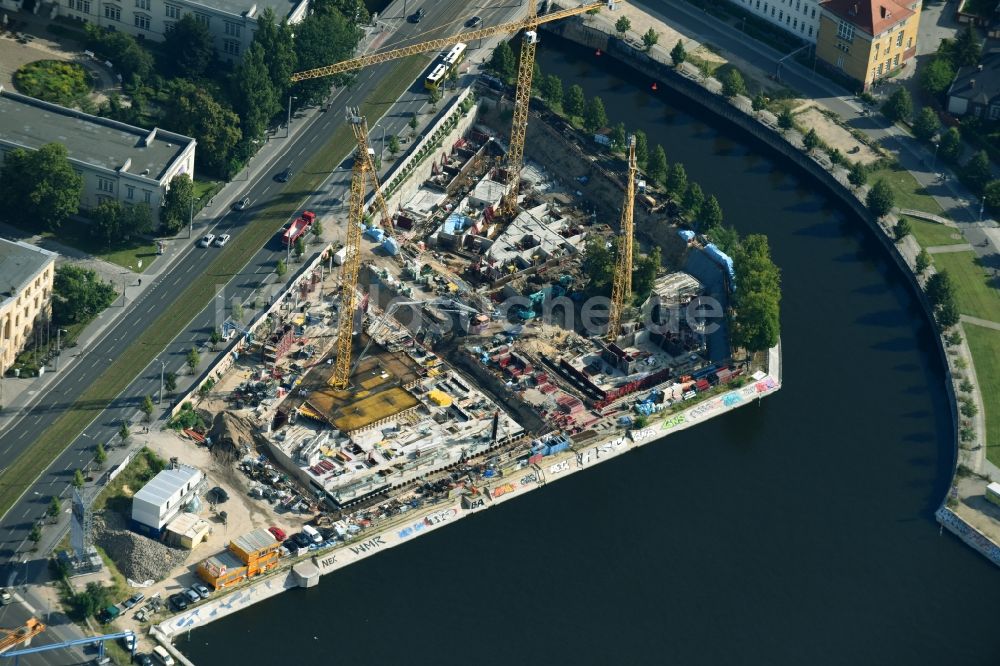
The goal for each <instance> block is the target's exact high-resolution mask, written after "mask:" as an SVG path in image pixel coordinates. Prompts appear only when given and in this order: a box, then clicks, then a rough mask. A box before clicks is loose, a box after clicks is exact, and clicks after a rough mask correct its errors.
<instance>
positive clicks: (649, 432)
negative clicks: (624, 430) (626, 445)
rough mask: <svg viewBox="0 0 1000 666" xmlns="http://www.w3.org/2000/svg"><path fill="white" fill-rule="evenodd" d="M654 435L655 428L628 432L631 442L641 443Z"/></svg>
mask: <svg viewBox="0 0 1000 666" xmlns="http://www.w3.org/2000/svg"><path fill="white" fill-rule="evenodd" d="M655 434H656V428H644V429H642V430H633V431H631V432H629V437H631V438H632V441H633V442H641V441H642V440H644V439H646V438H647V437H652V436H653V435H655Z"/></svg>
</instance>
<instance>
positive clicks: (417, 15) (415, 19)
mask: <svg viewBox="0 0 1000 666" xmlns="http://www.w3.org/2000/svg"><path fill="white" fill-rule="evenodd" d="M426 14H427V12H425V11H424V8H423V7H421V8H420V9H418V10H417V11H415V12H413V13H412V14H410V16H409V18H407V19H406V20H407V21H409V22H410V23H420V19H422V18H423V17H424V16H425V15H426Z"/></svg>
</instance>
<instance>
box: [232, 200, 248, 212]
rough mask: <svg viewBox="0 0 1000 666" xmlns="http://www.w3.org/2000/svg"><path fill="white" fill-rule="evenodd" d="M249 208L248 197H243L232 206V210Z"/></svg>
mask: <svg viewBox="0 0 1000 666" xmlns="http://www.w3.org/2000/svg"><path fill="white" fill-rule="evenodd" d="M249 207H250V197H243V198H242V199H240V200H239V201H237V202H235V203H234V204H233V210H246V209H247V208H249Z"/></svg>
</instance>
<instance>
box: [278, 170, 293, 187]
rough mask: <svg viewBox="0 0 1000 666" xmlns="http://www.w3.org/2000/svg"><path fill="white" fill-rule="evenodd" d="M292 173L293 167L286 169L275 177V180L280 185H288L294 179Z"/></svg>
mask: <svg viewBox="0 0 1000 666" xmlns="http://www.w3.org/2000/svg"><path fill="white" fill-rule="evenodd" d="M292 173H293V172H292V167H290V166H289V167H285V170H284V171H282V172H281V173H279V174H278V175H277V176H275V177H274V179H275V180H276V181H278V182H279V183H287V182H288V181H289V180H291V179H292Z"/></svg>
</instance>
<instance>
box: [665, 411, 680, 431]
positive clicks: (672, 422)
mask: <svg viewBox="0 0 1000 666" xmlns="http://www.w3.org/2000/svg"><path fill="white" fill-rule="evenodd" d="M684 420H685V417H684V415H683V414H675V415H674V416H671V417H670V418H669V419H666V420H665V421H664V422H663V429H664V430H669V429H670V428H675V427H677V426H679V425H680V424H682V423H684Z"/></svg>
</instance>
